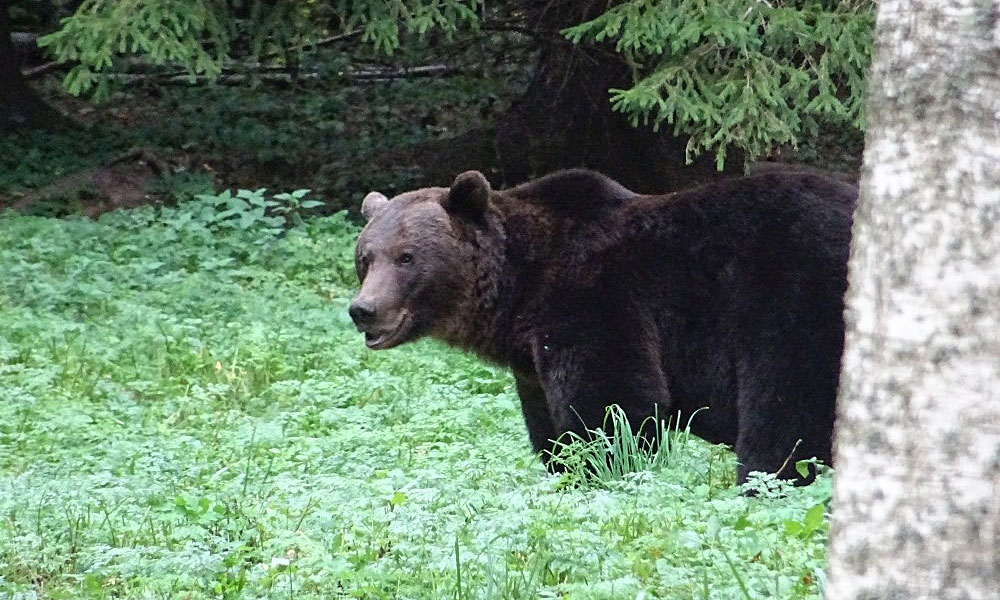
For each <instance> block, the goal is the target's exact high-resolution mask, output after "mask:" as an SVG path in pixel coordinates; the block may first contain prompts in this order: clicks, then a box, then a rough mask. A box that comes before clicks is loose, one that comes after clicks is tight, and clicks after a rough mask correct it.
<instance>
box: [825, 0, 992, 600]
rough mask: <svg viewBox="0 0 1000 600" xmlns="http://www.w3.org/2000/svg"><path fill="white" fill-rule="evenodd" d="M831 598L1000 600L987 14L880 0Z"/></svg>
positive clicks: (966, 3)
mask: <svg viewBox="0 0 1000 600" xmlns="http://www.w3.org/2000/svg"><path fill="white" fill-rule="evenodd" d="M876 40H877V43H876V56H875V62H874V65H873V73H872V76H871V97H870V101H869V110H868V115H869V117H868V118H869V124H868V137H867V140H866V142H867V143H866V149H865V157H864V168H863V172H862V183H861V198H860V200H859V204H858V209H857V215H856V218H855V228H854V248H853V253H852V256H851V263H850V277H851V284H850V291H849V292H848V297H847V312H846V318H847V324H848V332H847V341H846V350H845V355H844V368H843V375H842V379H841V390H840V398H839V405H838V422H837V434H836V464H837V474H836V479H835V482H834V503H833V522H832V527H831V540H830V567H829V580H828V584H827V586H826V597H827V599H828V600H847V599H850V600H860V599H871V600H874V599H886V600H890V599H899V600H904V599H905V600H919V599H922V598H926V599H934V600H948V599H956V600H957V599H970V600H971V599H980V600H986V599H991V600H997V599H998V598H1000V3H998V2H997V1H996V0H994V1H993V2H990V1H986V2H982V1H979V0H916V1H912V2H904V1H902V0H882V1H881V2H880V4H879V8H878V24H877V27H876Z"/></svg>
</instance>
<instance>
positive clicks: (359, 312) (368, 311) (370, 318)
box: [347, 299, 378, 329]
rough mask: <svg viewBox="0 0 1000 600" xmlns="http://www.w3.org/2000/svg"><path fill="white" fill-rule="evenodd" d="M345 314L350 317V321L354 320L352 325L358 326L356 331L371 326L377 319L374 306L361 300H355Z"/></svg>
mask: <svg viewBox="0 0 1000 600" xmlns="http://www.w3.org/2000/svg"><path fill="white" fill-rule="evenodd" d="M347 314H349V315H351V319H353V320H354V324H355V325H357V326H358V329H361V328H363V327H366V326H368V325H371V324H372V323H374V322H375V320H376V319H377V318H378V313H377V311H376V310H375V304H374V303H373V302H371V301H366V300H362V299H356V300H354V302H351V306H350V307H349V308H348V309H347Z"/></svg>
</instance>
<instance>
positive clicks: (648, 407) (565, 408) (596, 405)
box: [534, 337, 670, 470]
mask: <svg viewBox="0 0 1000 600" xmlns="http://www.w3.org/2000/svg"><path fill="white" fill-rule="evenodd" d="M633 341H634V342H636V343H634V344H631V343H626V344H621V345H617V344H612V343H608V340H594V341H593V342H592V343H581V342H582V340H580V339H579V337H576V339H575V340H574V343H573V344H569V345H565V346H563V345H560V344H559V343H558V342H557V341H555V340H552V339H551V338H550V339H543V340H541V341H540V343H539V344H537V346H536V348H535V352H534V355H535V365H536V369H537V372H538V378H539V382H540V384H541V388H542V390H544V395H545V400H546V403H547V406H548V412H549V415H550V416H551V423H552V428H553V437H552V438H551V439H558V440H559V441H560V442H568V441H570V440H569V439H567V438H566V437H562V436H566V435H567V434H575V435H576V436H579V437H580V438H581V439H584V440H588V439H591V436H590V431H592V430H594V429H597V428H601V429H603V430H604V431H605V432H606V433H607V434H608V435H614V428H613V424H612V423H611V422H610V421H609V420H607V419H606V418H605V416H606V414H607V408H608V407H609V406H611V405H612V404H617V405H618V406H620V407H621V409H622V411H624V413H625V415H626V417H627V418H628V422H629V425H630V427H631V428H632V431H633V433H638V432H639V431H640V428H641V431H642V433H644V434H645V435H653V434H654V433H655V427H652V426H651V425H652V422H650V423H647V422H646V421H647V419H649V418H650V417H655V416H656V415H657V414H659V415H668V414H670V409H669V406H670V398H669V393H668V391H667V382H666V378H665V377H664V375H663V371H662V369H661V368H660V366H659V361H658V358H657V356H656V355H655V354H654V353H651V352H649V351H647V349H646V348H647V347H648V346H647V345H645V344H642V343H641V341H642V340H641V339H639V340H633ZM644 424H645V426H643V425H644ZM561 437H562V439H560V438H561ZM547 449H548V450H549V451H550V452H551V451H552V444H549V445H548V448H547ZM543 458H546V459H547V458H548V457H543ZM553 463H558V461H548V460H547V464H548V465H549V468H550V470H558V469H557V467H558V464H553Z"/></svg>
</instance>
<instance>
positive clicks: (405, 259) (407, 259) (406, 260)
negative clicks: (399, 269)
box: [398, 252, 413, 265]
mask: <svg viewBox="0 0 1000 600" xmlns="http://www.w3.org/2000/svg"><path fill="white" fill-rule="evenodd" d="M398 260H399V264H401V265H407V264H410V263H411V262H413V255H412V254H410V253H409V252H404V253H402V254H400V255H399V259H398Z"/></svg>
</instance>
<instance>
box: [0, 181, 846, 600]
mask: <svg viewBox="0 0 1000 600" xmlns="http://www.w3.org/2000/svg"><path fill="white" fill-rule="evenodd" d="M306 198H308V196H306ZM262 199H263V197H262V196H261V195H259V194H256V195H255V194H247V193H244V194H243V195H242V197H236V198H234V197H232V196H230V195H229V194H222V195H220V196H217V197H206V198H201V199H199V200H194V201H188V202H182V203H180V204H179V205H178V206H176V207H166V206H144V207H140V208H136V209H132V210H124V211H114V212H111V213H108V214H105V215H102V216H101V217H100V218H99V219H96V220H95V219H80V218H69V219H53V218H45V217H35V216H24V215H18V214H16V213H12V212H8V213H6V214H4V215H2V216H0V380H2V382H3V384H2V385H0V490H2V493H0V598H10V599H15V598H16V599H19V600H20V599H23V600H27V599H41V598H64V599H65V598H72V599H78V598H79V599H82V598H95V599H96V598H102V599H103V598H185V599H195V598H247V599H249V598H288V599H292V598H310V599H311V598H316V599H320V598H322V599H329V598H369V599H380V598H385V599H389V598H427V599H440V598H454V599H466V598H469V599H471V598H484V599H499V598H510V599H513V598H523V599H528V598H531V599H534V598H572V599H584V598H608V599H610V598H628V599H634V598H705V599H708V598H712V599H730V598H732V599H741V600H746V599H749V598H768V597H773V598H783V599H792V598H816V599H818V598H820V597H821V596H822V581H823V579H824V568H825V562H826V559H825V556H826V550H825V542H826V536H827V531H828V521H827V515H826V513H827V508H828V503H829V499H830V491H831V478H830V475H829V473H826V472H824V474H823V475H822V476H821V477H820V478H819V480H818V481H817V482H816V483H814V484H813V485H810V486H807V487H804V488H795V489H789V488H787V487H786V486H784V485H776V484H775V483H774V482H770V483H769V482H768V480H767V479H763V480H758V481H757V482H756V484H755V485H756V486H757V489H758V490H759V492H760V493H759V494H758V495H757V496H756V497H748V496H746V495H744V494H743V491H744V490H743V489H741V487H739V486H737V485H735V460H734V457H733V455H732V453H731V452H730V451H729V450H728V449H727V448H724V447H721V446H712V445H709V444H706V443H704V442H701V441H699V440H697V439H695V438H691V437H688V436H687V435H686V434H684V432H683V431H681V432H678V433H676V434H674V435H673V436H672V437H671V438H670V439H671V441H672V444H670V445H669V446H667V449H666V450H665V452H667V454H666V455H664V457H663V461H661V463H660V464H659V465H658V466H657V467H656V468H653V469H649V470H641V471H640V472H637V473H633V474H630V475H627V476H625V477H623V478H618V479H616V478H609V479H604V480H602V479H594V480H586V481H580V480H575V484H573V482H572V481H568V480H567V479H565V478H564V477H559V476H555V475H551V474H549V473H548V472H546V470H545V469H544V468H543V467H542V466H541V464H540V463H539V461H538V460H537V458H536V457H534V456H533V455H532V453H531V450H530V446H529V443H528V439H527V435H526V432H525V430H524V425H523V423H522V420H521V416H520V412H519V409H518V406H517V399H516V394H515V392H514V390H513V385H512V381H511V379H510V377H509V375H508V374H506V373H505V372H503V371H501V370H498V369H495V368H493V367H490V366H488V365H485V364H483V363H482V362H480V361H478V360H476V359H475V358H473V357H470V356H468V355H465V354H461V353H459V352H456V351H453V350H450V349H447V348H445V347H443V346H441V345H439V344H436V343H432V342H420V343H416V344H413V345H410V346H407V347H403V348H399V349H395V350H392V351H388V352H372V351H370V350H367V349H366V348H365V346H364V343H363V341H362V339H361V336H359V335H358V334H357V332H356V331H355V330H354V327H353V325H352V323H351V321H350V319H349V317H348V315H347V312H346V306H347V303H348V301H349V298H350V297H351V295H352V293H353V291H354V288H355V285H356V279H355V276H354V273H353V261H352V257H353V253H352V247H353V243H354V239H355V237H356V235H357V228H356V226H355V225H353V224H351V223H350V221H348V220H347V219H346V215H345V213H343V212H340V213H337V214H335V215H332V216H326V217H317V218H312V219H307V220H305V221H304V222H301V223H300V224H299V225H292V226H290V227H282V226H281V225H282V224H281V223H278V222H275V221H272V220H270V218H269V217H266V216H262V215H261V214H260V213H259V212H257V211H256V210H255V207H256V205H257V204H259V202H260V201H261V200H262ZM269 199H270V200H271V201H274V202H278V204H279V206H283V207H287V208H290V210H292V211H294V210H295V204H296V202H298V203H299V204H301V203H302V202H303V201H302V200H301V199H294V198H291V197H288V196H286V197H283V198H269ZM224 209H228V210H229V211H230V212H225V211H224ZM291 221H293V222H298V221H297V220H294V219H292V220H291Z"/></svg>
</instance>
